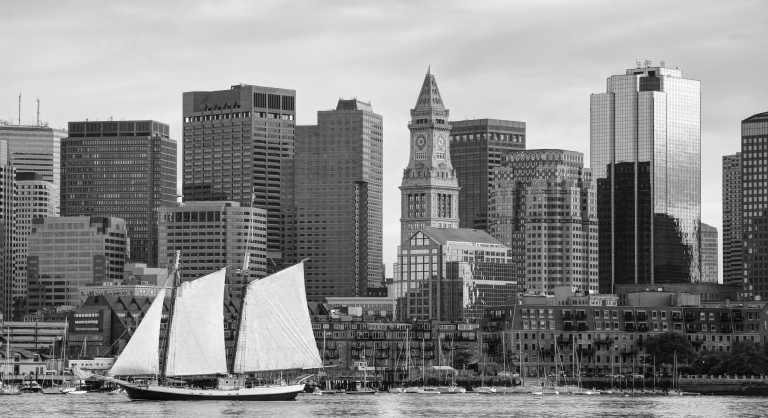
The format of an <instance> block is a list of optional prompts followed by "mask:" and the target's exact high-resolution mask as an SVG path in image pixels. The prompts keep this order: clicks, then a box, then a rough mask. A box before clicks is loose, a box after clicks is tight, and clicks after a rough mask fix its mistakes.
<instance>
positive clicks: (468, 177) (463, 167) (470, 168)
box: [449, 119, 526, 233]
mask: <svg viewBox="0 0 768 418" xmlns="http://www.w3.org/2000/svg"><path fill="white" fill-rule="evenodd" d="M450 135H451V136H450V141H449V142H450V145H451V147H450V148H451V163H452V164H453V168H455V169H456V178H457V180H458V183H459V186H460V187H461V189H460V190H459V228H467V229H482V230H483V231H485V232H489V233H490V232H491V231H490V229H489V227H490V224H489V219H488V218H489V210H488V198H489V195H490V192H491V190H492V188H493V183H492V181H491V179H492V177H493V169H494V168H496V167H500V166H501V164H502V162H503V160H504V156H505V155H506V154H507V153H509V152H510V151H515V150H523V149H525V143H526V131H525V122H515V121H510V120H498V119H472V120H461V121H452V122H451V134H450Z"/></svg>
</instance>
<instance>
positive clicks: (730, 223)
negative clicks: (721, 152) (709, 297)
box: [723, 152, 744, 284]
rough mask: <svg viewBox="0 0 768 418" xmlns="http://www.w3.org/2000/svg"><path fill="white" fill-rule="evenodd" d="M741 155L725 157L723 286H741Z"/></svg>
mask: <svg viewBox="0 0 768 418" xmlns="http://www.w3.org/2000/svg"><path fill="white" fill-rule="evenodd" d="M741 205H742V195H741V153H740V152H737V153H736V154H734V155H725V156H723V284H741V283H742V275H743V271H744V266H742V264H741V252H742V247H743V244H742V242H743V241H742V236H741V228H742V225H741V220H742V210H741Z"/></svg>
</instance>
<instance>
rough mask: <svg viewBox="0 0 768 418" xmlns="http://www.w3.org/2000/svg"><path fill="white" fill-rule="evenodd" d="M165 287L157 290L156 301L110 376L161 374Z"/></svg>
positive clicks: (116, 362)
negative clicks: (161, 337)
mask: <svg viewBox="0 0 768 418" xmlns="http://www.w3.org/2000/svg"><path fill="white" fill-rule="evenodd" d="M164 298H165V289H161V290H160V291H159V292H157V296H156V297H155V301H154V302H152V305H150V306H149V309H148V310H147V313H146V314H145V315H144V319H142V320H141V322H140V323H139V326H138V328H136V332H134V333H133V336H132V337H131V339H130V341H128V345H126V346H125V349H124V350H123V353H122V354H121V355H120V357H118V358H117V360H116V361H115V364H113V365H112V368H111V369H110V370H109V375H110V376H128V375H142V374H159V373H160V364H159V361H158V357H159V353H158V352H159V350H158V341H159V340H160V319H161V318H162V316H163V299H164Z"/></svg>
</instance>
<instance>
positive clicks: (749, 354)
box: [725, 341, 768, 375]
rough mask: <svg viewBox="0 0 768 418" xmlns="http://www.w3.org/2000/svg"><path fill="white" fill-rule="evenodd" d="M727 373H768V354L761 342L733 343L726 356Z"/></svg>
mask: <svg viewBox="0 0 768 418" xmlns="http://www.w3.org/2000/svg"><path fill="white" fill-rule="evenodd" d="M725 373H726V374H738V375H760V374H766V373H768V356H766V355H765V351H764V350H763V348H762V347H760V345H759V344H754V343H752V342H747V341H743V342H738V343H733V345H731V351H730V352H729V353H728V354H727V356H726V358H725Z"/></svg>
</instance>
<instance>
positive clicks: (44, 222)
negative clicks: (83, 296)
mask: <svg viewBox="0 0 768 418" xmlns="http://www.w3.org/2000/svg"><path fill="white" fill-rule="evenodd" d="M128 246H129V244H128V238H127V235H126V226H125V221H123V220H122V219H119V218H104V217H89V216H70V217H65V218H55V217H48V218H34V219H32V230H31V234H30V235H29V257H28V259H27V279H28V288H29V301H28V309H29V311H30V312H35V311H37V310H40V309H45V308H50V307H54V306H65V307H71V308H73V309H74V308H77V307H78V306H79V305H80V290H79V289H80V288H81V287H85V286H88V285H93V284H99V285H101V284H104V283H105V282H107V283H115V282H119V281H120V280H121V279H122V278H123V266H124V265H125V260H126V258H127V256H128Z"/></svg>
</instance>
